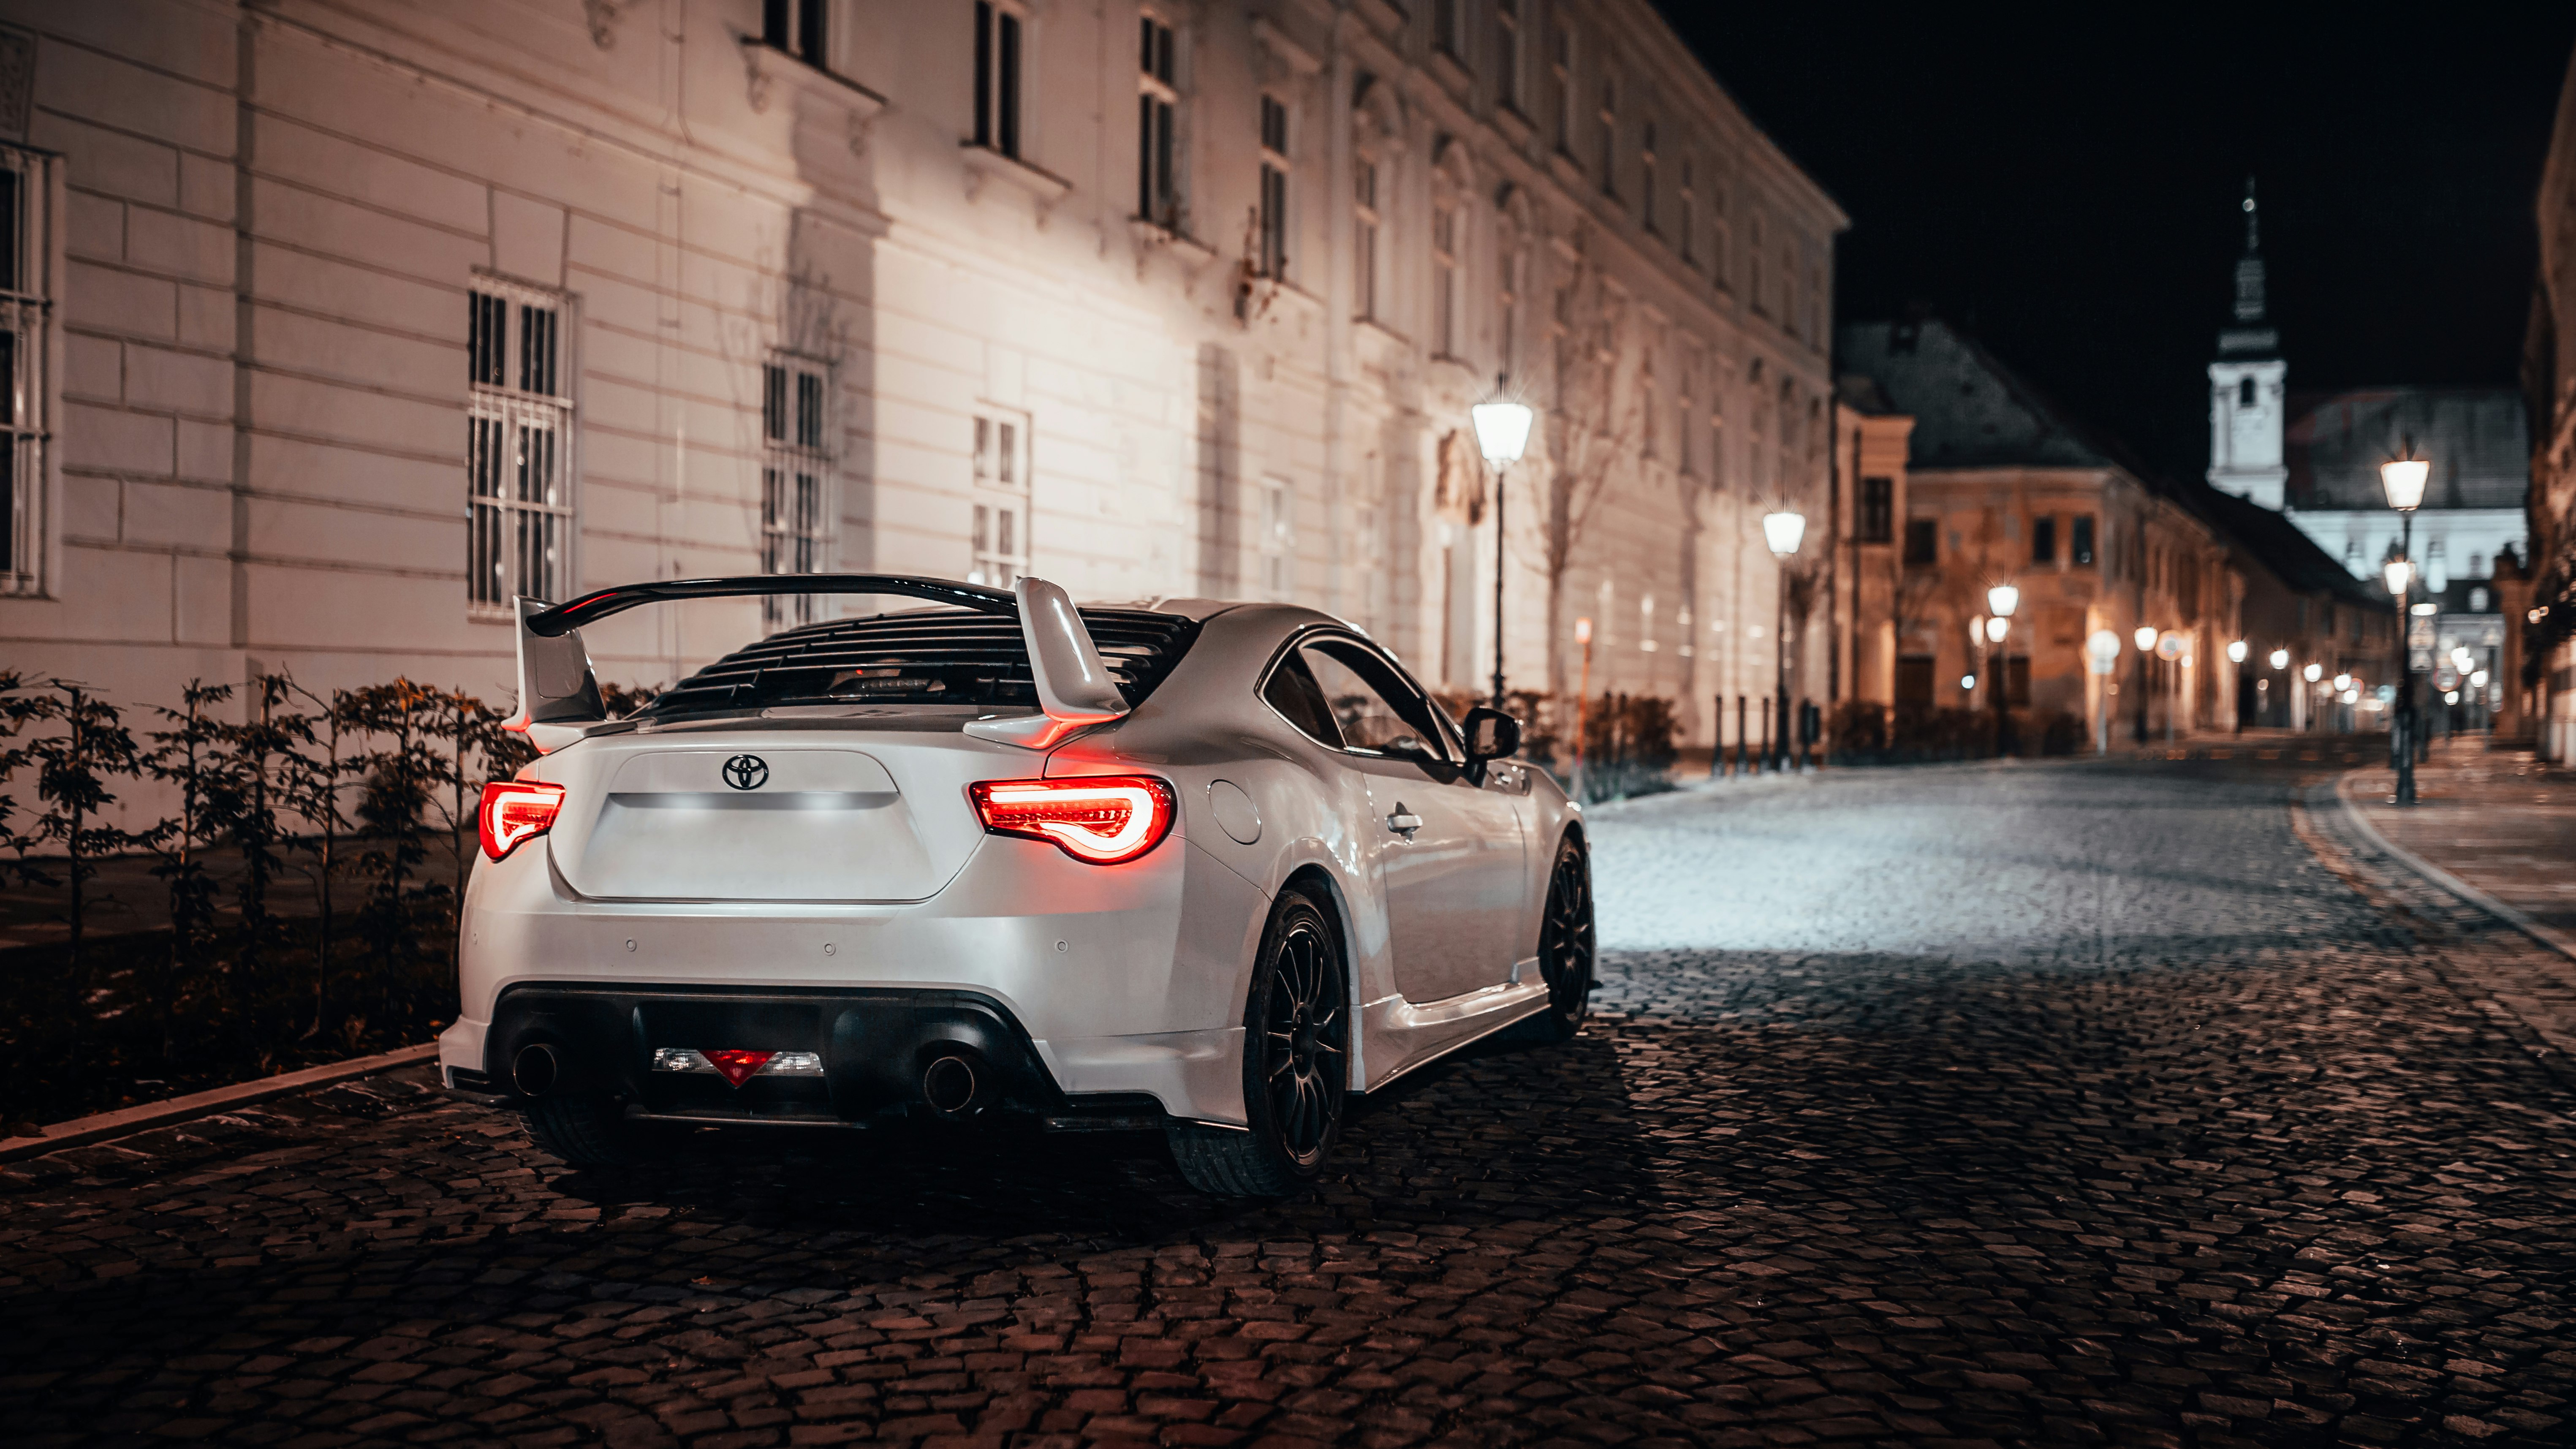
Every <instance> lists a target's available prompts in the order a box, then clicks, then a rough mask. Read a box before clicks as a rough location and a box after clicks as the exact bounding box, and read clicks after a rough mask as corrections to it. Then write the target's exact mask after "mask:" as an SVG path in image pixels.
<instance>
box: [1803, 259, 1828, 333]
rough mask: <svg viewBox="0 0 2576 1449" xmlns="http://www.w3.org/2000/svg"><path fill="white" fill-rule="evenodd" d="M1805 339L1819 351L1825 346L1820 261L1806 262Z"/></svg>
mask: <svg viewBox="0 0 2576 1449" xmlns="http://www.w3.org/2000/svg"><path fill="white" fill-rule="evenodd" d="M1807 340H1808V341H1809V342H1812V343H1814V344H1815V345H1816V348H1817V349H1818V350H1819V351H1821V350H1823V348H1824V346H1825V269H1824V265H1823V264H1822V263H1820V262H1810V263H1808V264H1807Z"/></svg>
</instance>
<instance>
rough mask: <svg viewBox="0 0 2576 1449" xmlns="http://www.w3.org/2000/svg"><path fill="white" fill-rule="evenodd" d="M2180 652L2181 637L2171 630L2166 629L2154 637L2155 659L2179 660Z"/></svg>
mask: <svg viewBox="0 0 2576 1449" xmlns="http://www.w3.org/2000/svg"><path fill="white" fill-rule="evenodd" d="M2182 650H2183V637H2182V636H2181V635H2180V634H2177V633H2175V632H2174V631H2173V630H2171V629H2167V630H2166V631H2164V632H2163V633H2161V634H2159V635H2157V636H2156V657H2157V658H2158V659H2180V658H2181V657H2182Z"/></svg>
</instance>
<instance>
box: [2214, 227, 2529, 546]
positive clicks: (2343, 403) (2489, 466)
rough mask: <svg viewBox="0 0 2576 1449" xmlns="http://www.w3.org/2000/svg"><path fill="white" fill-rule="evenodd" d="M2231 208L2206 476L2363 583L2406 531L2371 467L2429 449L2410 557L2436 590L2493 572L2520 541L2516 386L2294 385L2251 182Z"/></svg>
mask: <svg viewBox="0 0 2576 1449" xmlns="http://www.w3.org/2000/svg"><path fill="white" fill-rule="evenodd" d="M2243 207H2244V211H2245V254H2244V255H2243V256H2241V257H2239V258H2238V259H2237V262H2236V288H2235V296H2234V298H2233V300H2232V303H2231V306H2230V310H2229V317H2228V320H2227V322H2226V323H2225V324H2224V325H2223V326H2222V327H2221V328H2220V329H2219V333H2218V357H2217V360H2215V361H2213V362H2211V363H2210V364H2209V473H2208V478H2209V486H2210V487H2212V488H2215V489H2217V490H2218V491H2219V492H2221V493H2226V494H2231V495H2233V496H2235V497H2238V498H2242V499H2244V500H2245V501H2246V502H2248V503H2252V504H2255V505H2257V506H2259V507H2263V508H2268V509H2272V510H2274V511H2275V512H2280V513H2285V514H2287V515H2288V516H2289V517H2290V518H2291V519H2292V520H2293V521H2295V522H2296V523H2297V524H2298V526H2299V528H2300V530H2301V531H2302V532H2304V533H2306V534H2307V535H2308V537H2310V538H2312V539H2314V540H2316V543H2317V546H2318V547H2319V548H2321V549H2323V550H2325V552H2326V554H2327V555H2328V556H2329V557H2331V558H2333V559H2336V560H2337V561H2339V562H2340V563H2341V564H2342V565H2343V567H2344V570H2345V571H2346V572H2347V573H2350V574H2351V575H2352V576H2353V577H2354V578H2356V579H2361V580H2365V581H2368V580H2374V579H2377V578H2378V577H2380V567H2381V565H2382V564H2384V563H2386V562H2387V560H2388V559H2389V557H2390V556H2391V555H2392V554H2394V553H2395V552H2397V550H2398V545H2399V541H2400V539H2401V537H2402V536H2403V533H2404V527H2405V521H2404V519H2403V518H2402V517H2401V516H2400V515H2399V514H2398V513H2397V512H2396V510H2394V509H2392V508H2390V507H2389V506H2388V495H2387V493H2386V492H2385V491H2384V490H2383V489H2382V488H2381V486H2380V482H2379V465H2380V464H2381V463H2383V462H2386V461H2388V460H2389V459H2391V458H2396V457H2400V456H2413V457H2418V458H2424V459H2428V460H2430V461H2431V463H2432V464H2433V475H2432V479H2431V481H2430V483H2429V484H2428V486H2427V487H2426V488H2425V491H2424V504H2423V506H2422V507H2421V508H2419V509H2417V510H2416V513H2415V524H2414V549H2415V552H2414V558H2415V560H2416V562H2417V563H2418V564H2419V565H2420V566H2421V568H2422V570H2423V572H2424V575H2425V577H2426V579H2427V580H2428V582H2429V583H2430V585H2431V586H2432V587H2433V588H2435V589H2440V588H2443V587H2446V586H2447V585H2448V584H2449V583H2450V581H2451V580H2452V579H2455V578H2459V579H2484V578H2488V577H2490V576H2492V574H2493V572H2494V569H2495V560H2496V555H2497V554H2498V553H2499V552H2500V551H2503V550H2506V549H2518V548H2520V547H2521V546H2522V543H2523V539H2524V534H2525V530H2524V526H2523V515H2522V500H2523V495H2524V493H2525V492H2526V491H2528V489H2529V486H2530V476H2531V475H2530V456H2529V446H2528V442H2527V440H2526V430H2525V427H2524V423H2523V403H2522V398H2521V396H2520V395H2519V394H2518V393H2516V392H2515V391H2514V390H2513V389H2511V388H2431V387H2370V388H2350V389H2345V390H2343V391H2338V392H2318V391H2312V390H2311V391H2294V390H2292V389H2291V388H2290V387H2289V384H2288V373H2289V364H2288V362H2287V361H2286V360H2285V357H2284V354H2283V352H2282V348H2281V334H2280V331H2279V329H2278V328H2276V327H2275V326H2274V325H2273V323H2272V319H2271V312H2270V304H2269V299H2268V296H2267V276H2266V272H2265V268H2264V262H2263V251H2262V233H2261V231H2260V229H2259V225H2258V220H2259V216H2260V213H2259V212H2258V210H2257V209H2256V205H2255V199H2254V185H2253V183H2252V182H2251V181H2248V182H2247V183H2246V186H2245V200H2244V202H2243ZM2409 449H2412V453H2411V454H2409V453H2408V450H2409Z"/></svg>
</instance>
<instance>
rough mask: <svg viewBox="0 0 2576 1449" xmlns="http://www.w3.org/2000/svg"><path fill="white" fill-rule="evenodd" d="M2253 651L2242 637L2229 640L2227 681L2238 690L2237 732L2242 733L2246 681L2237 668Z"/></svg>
mask: <svg viewBox="0 0 2576 1449" xmlns="http://www.w3.org/2000/svg"><path fill="white" fill-rule="evenodd" d="M2252 652H2253V651H2252V650H2251V649H2249V648H2248V647H2247V646H2246V643H2245V641H2244V640H2242V639H2231V640H2229V641H2228V642H2227V664H2228V669H2227V682H2228V684H2229V686H2230V687H2232V688H2234V689H2235V691H2236V732H2237V733H2238V734H2240V735H2241V734H2243V733H2245V681H2244V678H2243V677H2242V676H2241V675H2239V674H2238V673H2237V670H2238V669H2239V668H2241V667H2242V666H2243V665H2244V663H2245V656H2246V655H2247V654H2250V653H2252Z"/></svg>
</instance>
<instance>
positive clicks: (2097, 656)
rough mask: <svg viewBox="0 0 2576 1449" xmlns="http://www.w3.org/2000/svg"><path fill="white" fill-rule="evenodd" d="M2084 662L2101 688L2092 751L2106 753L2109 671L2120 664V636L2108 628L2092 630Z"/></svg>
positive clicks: (2108, 742) (2108, 732)
mask: <svg viewBox="0 0 2576 1449" xmlns="http://www.w3.org/2000/svg"><path fill="white" fill-rule="evenodd" d="M2084 662H2085V664H2086V665H2088V666H2089V667H2090V668H2091V669H2092V671H2093V673H2094V674H2096V675H2097V676H2099V677H2100V679H2099V685H2098V686H2097V687H2098V688H2100V689H2101V690H2102V709H2101V712H2100V714H2099V715H2097V716H2096V718H2095V720H2094V723H2093V753H2095V754H2097V755H2107V754H2109V753H2111V695H2110V692H2109V686H2110V683H2111V671H2112V670H2114V669H2116V668H2118V667H2119V664H2120V636H2119V635H2117V634H2114V633H2112V632H2111V631H2110V630H2108V629H2096V630H2094V631H2093V634H2092V637H2091V638H2088V639H2086V640H2085V641H2084Z"/></svg>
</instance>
